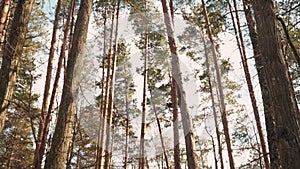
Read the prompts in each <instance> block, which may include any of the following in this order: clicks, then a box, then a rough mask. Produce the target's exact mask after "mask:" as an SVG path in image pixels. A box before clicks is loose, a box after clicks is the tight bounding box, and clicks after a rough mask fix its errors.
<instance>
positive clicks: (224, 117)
mask: <svg viewBox="0 0 300 169" xmlns="http://www.w3.org/2000/svg"><path fill="white" fill-rule="evenodd" d="M202 8H203V12H204V17H205V22H206V27H207V33H208V37H209V40H210V43H211V47H212V52H213V60H214V66H215V69H216V75H217V84H218V91H219V96H220V104H221V117H222V123H223V128H224V135H225V142H226V146H227V152H228V158H229V165H230V168H231V169H234V159H233V155H232V148H231V141H230V134H229V127H228V120H227V111H226V107H225V97H224V93H223V89H222V80H221V73H220V70H219V65H218V59H217V51H216V47H215V43H214V40H213V36H212V31H211V27H210V22H209V18H208V15H207V10H206V6H205V1H204V0H202Z"/></svg>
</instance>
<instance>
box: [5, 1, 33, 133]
mask: <svg viewBox="0 0 300 169" xmlns="http://www.w3.org/2000/svg"><path fill="white" fill-rule="evenodd" d="M33 3H34V0H19V1H18V4H17V7H16V9H15V13H14V18H13V21H12V25H11V27H10V30H9V36H8V39H7V43H6V44H5V46H4V49H3V59H2V65H1V69H0V133H1V132H2V130H3V126H4V123H5V118H6V112H7V107H8V105H9V101H10V100H11V98H12V95H13V90H14V85H15V83H16V77H17V74H18V70H19V61H20V58H21V57H22V52H23V46H24V43H25V38H26V34H27V26H28V22H29V20H30V15H31V11H32V6H33Z"/></svg>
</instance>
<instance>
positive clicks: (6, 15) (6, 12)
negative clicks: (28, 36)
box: [0, 0, 12, 51]
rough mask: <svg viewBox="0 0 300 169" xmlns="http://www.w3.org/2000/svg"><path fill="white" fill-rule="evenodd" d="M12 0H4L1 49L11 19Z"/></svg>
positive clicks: (2, 5) (0, 20)
mask: <svg viewBox="0 0 300 169" xmlns="http://www.w3.org/2000/svg"><path fill="white" fill-rule="evenodd" d="M11 5H12V0H3V1H2V4H1V13H0V51H1V50H2V45H3V42H4V41H5V40H4V39H5V28H6V26H7V21H8V19H9V14H10V8H11Z"/></svg>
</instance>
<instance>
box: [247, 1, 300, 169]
mask: <svg viewBox="0 0 300 169" xmlns="http://www.w3.org/2000/svg"><path fill="white" fill-rule="evenodd" d="M252 5H253V11H254V17H255V21H256V26H257V38H258V41H257V44H258V47H259V50H260V54H261V55H259V56H257V57H256V60H255V61H256V65H257V70H258V76H259V80H260V84H261V92H262V97H263V103H264V113H265V117H266V126H267V135H268V143H269V150H270V161H271V168H281V167H282V168H299V167H300V138H299V136H300V134H299V131H300V128H299V127H300V126H299V120H298V118H299V110H298V107H297V102H296V99H295V93H294V89H293V86H292V83H291V80H290V76H289V72H288V69H287V65H286V61H285V58H284V56H283V55H282V52H281V45H280V42H279V39H278V30H277V28H276V25H277V24H276V16H275V13H274V4H273V1H257V0H254V1H253V2H252Z"/></svg>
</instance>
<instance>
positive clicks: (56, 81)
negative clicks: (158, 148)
mask: <svg viewBox="0 0 300 169" xmlns="http://www.w3.org/2000/svg"><path fill="white" fill-rule="evenodd" d="M74 5H75V0H72V1H71V2H70V5H69V9H68V17H67V21H66V23H65V24H64V32H63V33H64V35H63V40H62V45H61V50H60V56H59V59H58V64H57V68H56V75H55V79H54V83H53V89H52V92H51V97H50V102H49V107H48V109H47V113H46V117H45V120H44V126H43V132H42V139H41V145H40V148H39V155H38V156H39V158H40V163H41V162H42V159H43V155H44V153H45V148H46V144H47V137H48V133H49V127H50V122H51V117H52V115H53V114H52V111H53V106H54V102H55V97H56V94H57V92H58V91H57V90H58V85H59V79H60V74H61V69H62V66H63V60H64V59H65V55H66V54H65V53H66V52H65V51H66V46H67V38H68V31H69V29H71V28H70V27H69V24H70V19H71V16H72V15H71V13H72V11H74ZM71 27H72V25H71ZM70 39H71V38H70ZM39 165H40V164H39Z"/></svg>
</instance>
